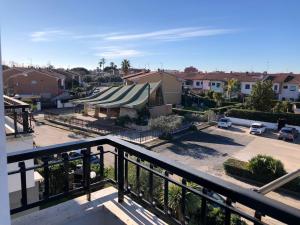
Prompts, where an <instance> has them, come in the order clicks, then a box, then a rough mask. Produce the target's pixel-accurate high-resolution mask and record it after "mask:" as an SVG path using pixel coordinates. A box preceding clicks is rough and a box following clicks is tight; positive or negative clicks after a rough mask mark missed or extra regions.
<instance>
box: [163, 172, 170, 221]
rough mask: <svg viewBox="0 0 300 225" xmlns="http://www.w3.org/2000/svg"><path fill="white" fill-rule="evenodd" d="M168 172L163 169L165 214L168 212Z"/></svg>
mask: <svg viewBox="0 0 300 225" xmlns="http://www.w3.org/2000/svg"><path fill="white" fill-rule="evenodd" d="M168 176H169V173H168V171H165V177H166V178H165V179H164V211H165V214H166V215H168V214H169V181H168V179H167V178H168Z"/></svg>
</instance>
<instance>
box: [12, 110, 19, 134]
mask: <svg viewBox="0 0 300 225" xmlns="http://www.w3.org/2000/svg"><path fill="white" fill-rule="evenodd" d="M13 116H14V129H15V137H17V134H18V118H17V112H16V110H15V109H14V112H13Z"/></svg>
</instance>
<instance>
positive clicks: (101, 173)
mask: <svg viewBox="0 0 300 225" xmlns="http://www.w3.org/2000/svg"><path fill="white" fill-rule="evenodd" d="M97 150H98V151H99V152H100V155H99V157H100V159H99V164H100V171H99V173H100V174H99V176H100V179H101V180H103V178H104V148H103V146H101V145H100V146H98V147H97Z"/></svg>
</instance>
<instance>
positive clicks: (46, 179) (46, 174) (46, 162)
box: [42, 157, 49, 199]
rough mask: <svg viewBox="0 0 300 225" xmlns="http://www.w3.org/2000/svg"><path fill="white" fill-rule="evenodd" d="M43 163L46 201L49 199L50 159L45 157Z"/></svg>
mask: <svg viewBox="0 0 300 225" xmlns="http://www.w3.org/2000/svg"><path fill="white" fill-rule="evenodd" d="M42 160H43V163H44V186H45V187H44V193H43V196H44V199H48V198H49V158H48V157H44V158H43V159H42Z"/></svg>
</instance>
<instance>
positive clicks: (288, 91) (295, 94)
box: [279, 84, 299, 101]
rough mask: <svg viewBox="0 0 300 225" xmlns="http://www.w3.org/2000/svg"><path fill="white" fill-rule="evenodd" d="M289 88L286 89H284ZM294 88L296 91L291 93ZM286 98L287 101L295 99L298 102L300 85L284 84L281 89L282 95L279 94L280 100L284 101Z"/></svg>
mask: <svg viewBox="0 0 300 225" xmlns="http://www.w3.org/2000/svg"><path fill="white" fill-rule="evenodd" d="M285 86H287V88H286V89H284V87H285ZM292 86H295V87H296V90H295V91H291V88H292ZM283 98H285V100H290V99H294V100H295V101H297V99H298V98H299V85H296V84H283V85H282V87H281V93H280V94H279V99H280V100H282V99H283Z"/></svg>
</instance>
